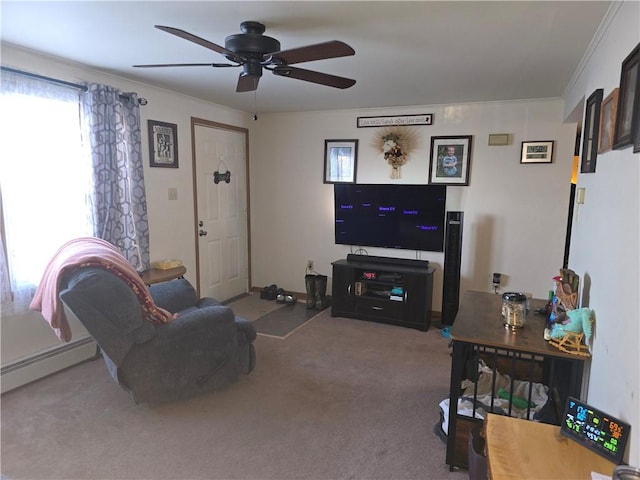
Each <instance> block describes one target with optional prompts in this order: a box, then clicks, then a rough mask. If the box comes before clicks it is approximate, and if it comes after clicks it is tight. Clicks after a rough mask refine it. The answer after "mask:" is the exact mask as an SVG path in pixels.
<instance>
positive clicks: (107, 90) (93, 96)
mask: <svg viewBox="0 0 640 480" xmlns="http://www.w3.org/2000/svg"><path fill="white" fill-rule="evenodd" d="M85 99H86V100H85V109H86V115H87V120H88V122H89V126H90V128H89V132H90V133H89V136H90V140H91V154H92V159H93V173H94V184H95V196H94V204H95V225H96V229H95V236H96V237H99V238H102V239H104V240H107V241H108V242H110V243H112V244H113V245H115V246H117V247H118V248H119V249H120V250H121V251H122V254H123V255H124V256H125V257H126V258H127V259H128V260H129V262H131V264H132V265H133V266H134V267H135V268H136V269H137V270H139V271H142V270H146V269H147V268H149V224H148V221H147V200H146V196H145V188H144V174H143V171H142V158H141V152H140V136H141V134H140V106H139V104H138V96H137V95H136V94H135V93H127V94H126V95H123V94H121V92H120V91H118V90H117V89H115V88H113V87H108V86H104V85H98V84H91V85H88V91H87V93H86V96H85Z"/></svg>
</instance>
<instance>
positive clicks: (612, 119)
mask: <svg viewBox="0 0 640 480" xmlns="http://www.w3.org/2000/svg"><path fill="white" fill-rule="evenodd" d="M618 90H619V89H618V88H614V89H613V91H612V92H611V93H610V94H609V95H607V98H605V99H604V100H603V101H602V105H601V106H600V131H599V132H598V137H599V143H598V153H604V152H608V151H609V150H611V149H612V148H613V131H614V129H615V124H616V109H617V107H618Z"/></svg>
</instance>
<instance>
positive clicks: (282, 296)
mask: <svg viewBox="0 0 640 480" xmlns="http://www.w3.org/2000/svg"><path fill="white" fill-rule="evenodd" d="M297 301H298V298H297V297H296V296H295V295H294V294H293V293H291V292H285V291H284V289H282V288H279V289H278V290H277V291H276V302H278V303H284V304H286V305H294V304H295V303H296V302H297Z"/></svg>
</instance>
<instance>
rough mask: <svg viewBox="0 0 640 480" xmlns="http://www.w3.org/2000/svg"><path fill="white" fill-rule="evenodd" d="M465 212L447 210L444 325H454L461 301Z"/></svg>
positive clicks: (443, 299)
mask: <svg viewBox="0 0 640 480" xmlns="http://www.w3.org/2000/svg"><path fill="white" fill-rule="evenodd" d="M463 218H464V212H447V223H446V232H445V244H444V271H443V279H442V319H441V323H442V325H445V326H446V325H453V321H454V320H455V318H456V315H457V313H458V305H459V303H460V267H461V266H462V220H463Z"/></svg>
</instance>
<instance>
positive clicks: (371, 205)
mask: <svg viewBox="0 0 640 480" xmlns="http://www.w3.org/2000/svg"><path fill="white" fill-rule="evenodd" d="M334 200H335V217H334V218H335V242H336V244H340V245H357V246H369V247H384V248H400V249H407V250H423V251H429V252H442V251H443V247H444V225H445V211H446V203H447V187H446V186H444V185H384V184H350V183H349V184H347V183H342V184H334Z"/></svg>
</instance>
